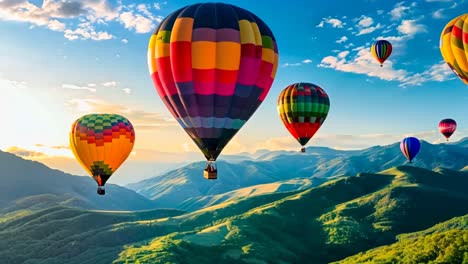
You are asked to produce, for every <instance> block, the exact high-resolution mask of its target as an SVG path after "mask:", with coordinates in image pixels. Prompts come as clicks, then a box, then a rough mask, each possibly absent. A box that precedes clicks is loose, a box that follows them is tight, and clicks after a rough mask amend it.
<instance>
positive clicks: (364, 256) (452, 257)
mask: <svg viewBox="0 0 468 264" xmlns="http://www.w3.org/2000/svg"><path fill="white" fill-rule="evenodd" d="M335 263H343V264H344V263H462V264H466V263H468V215H465V216H462V217H456V218H453V219H451V220H449V221H446V222H443V223H441V224H438V225H436V226H434V227H431V228H429V229H427V230H424V231H420V232H415V233H410V234H404V235H400V236H398V242H396V243H394V244H392V245H389V246H382V247H379V248H376V249H372V250H369V251H367V252H363V253H359V254H357V255H355V256H352V257H349V258H346V259H344V260H342V261H338V262H335Z"/></svg>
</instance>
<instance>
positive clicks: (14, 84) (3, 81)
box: [0, 73, 27, 90]
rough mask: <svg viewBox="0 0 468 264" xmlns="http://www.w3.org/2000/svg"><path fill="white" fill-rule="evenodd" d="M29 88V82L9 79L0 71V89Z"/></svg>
mask: <svg viewBox="0 0 468 264" xmlns="http://www.w3.org/2000/svg"><path fill="white" fill-rule="evenodd" d="M24 88H27V82H25V81H16V80H9V79H7V78H4V77H3V76H2V74H1V73H0V90H1V89H24Z"/></svg>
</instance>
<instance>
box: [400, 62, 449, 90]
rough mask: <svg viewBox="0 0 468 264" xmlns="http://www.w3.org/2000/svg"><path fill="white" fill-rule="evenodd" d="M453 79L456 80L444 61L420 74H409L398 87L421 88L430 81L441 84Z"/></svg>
mask: <svg viewBox="0 0 468 264" xmlns="http://www.w3.org/2000/svg"><path fill="white" fill-rule="evenodd" d="M453 79H456V77H455V75H454V74H453V72H452V70H451V69H450V67H449V66H448V65H447V64H446V63H445V62H444V61H441V62H440V63H438V64H434V65H432V66H431V67H430V68H429V69H427V70H425V71H424V72H422V73H416V74H409V75H408V76H406V78H405V79H403V80H402V83H401V84H400V86H402V87H406V86H421V85H422V84H424V83H426V82H430V81H436V82H443V81H447V80H453Z"/></svg>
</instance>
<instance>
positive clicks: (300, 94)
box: [277, 83, 330, 152]
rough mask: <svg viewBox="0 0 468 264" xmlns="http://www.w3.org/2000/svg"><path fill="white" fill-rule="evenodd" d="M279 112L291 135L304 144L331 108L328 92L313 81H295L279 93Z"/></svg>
mask: <svg viewBox="0 0 468 264" xmlns="http://www.w3.org/2000/svg"><path fill="white" fill-rule="evenodd" d="M277 108H278V113H279V116H280V118H281V120H282V121H283V123H284V125H285V126H286V128H287V129H288V131H289V132H290V133H291V135H292V136H293V137H294V138H295V139H296V140H297V141H298V142H299V144H301V146H303V148H302V152H304V151H305V149H304V145H305V144H307V142H308V141H309V140H310V139H311V138H312V137H313V136H314V135H315V133H316V132H317V131H318V130H319V128H320V126H321V125H322V124H323V122H324V121H325V119H326V118H327V115H328V110H329V109H330V100H329V98H328V95H327V93H326V92H325V91H324V90H323V89H322V88H321V87H319V86H317V85H315V84H311V83H295V84H291V85H289V86H288V87H286V88H285V89H284V90H283V91H282V92H281V93H280V95H279V97H278V102H277Z"/></svg>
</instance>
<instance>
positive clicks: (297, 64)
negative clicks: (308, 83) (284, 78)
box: [282, 59, 312, 67]
mask: <svg viewBox="0 0 468 264" xmlns="http://www.w3.org/2000/svg"><path fill="white" fill-rule="evenodd" d="M309 63H312V60H311V59H305V60H303V61H301V62H295V63H288V62H286V63H284V64H283V65H282V67H297V66H301V65H304V64H309Z"/></svg>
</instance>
